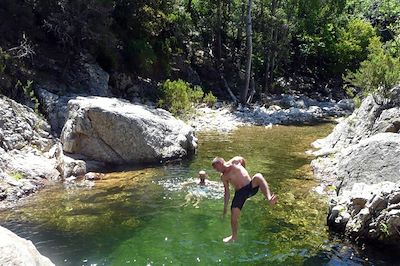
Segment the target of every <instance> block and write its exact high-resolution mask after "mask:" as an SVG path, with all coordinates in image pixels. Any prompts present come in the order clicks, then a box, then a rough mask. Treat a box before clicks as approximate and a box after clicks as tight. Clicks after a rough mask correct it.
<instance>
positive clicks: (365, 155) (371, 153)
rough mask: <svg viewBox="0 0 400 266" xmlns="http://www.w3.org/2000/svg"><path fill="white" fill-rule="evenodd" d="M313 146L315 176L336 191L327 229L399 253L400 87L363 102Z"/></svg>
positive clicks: (371, 96) (369, 97)
mask: <svg viewBox="0 0 400 266" xmlns="http://www.w3.org/2000/svg"><path fill="white" fill-rule="evenodd" d="M314 146H315V147H317V148H320V150H318V151H316V152H314V154H315V155H317V156H318V158H316V159H315V160H313V161H312V167H313V169H314V173H315V174H316V176H317V177H318V178H319V179H321V180H322V182H323V183H324V184H325V185H326V186H328V185H332V186H333V187H334V188H336V195H335V196H333V197H332V200H331V205H330V210H329V216H328V224H329V225H330V226H331V227H332V228H334V229H336V230H339V231H342V232H345V233H346V235H348V236H351V237H353V238H355V239H359V238H361V239H365V240H372V241H379V242H381V243H384V244H390V245H394V246H395V247H397V248H399V245H398V243H400V242H399V240H400V233H399V232H400V179H399V177H400V161H399V158H400V87H395V88H393V89H392V91H391V98H390V99H382V98H380V97H379V96H377V95H370V96H368V97H367V98H366V99H365V100H364V101H363V102H362V104H361V106H360V108H358V109H357V110H356V111H355V112H354V113H353V114H352V115H351V116H349V117H348V118H346V119H344V120H343V121H342V122H340V123H339V124H338V125H337V126H336V127H335V129H334V130H333V132H332V133H331V134H330V135H329V136H328V137H326V138H325V139H322V140H318V141H316V142H315V143H314Z"/></svg>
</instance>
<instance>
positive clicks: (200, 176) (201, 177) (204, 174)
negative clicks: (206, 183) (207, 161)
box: [199, 170, 207, 180]
mask: <svg viewBox="0 0 400 266" xmlns="http://www.w3.org/2000/svg"><path fill="white" fill-rule="evenodd" d="M206 177H207V173H206V171H203V170H201V171H199V178H200V180H204V179H206Z"/></svg>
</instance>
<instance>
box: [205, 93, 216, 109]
mask: <svg viewBox="0 0 400 266" xmlns="http://www.w3.org/2000/svg"><path fill="white" fill-rule="evenodd" d="M203 102H204V103H205V104H207V106H208V107H213V106H214V105H215V104H216V103H217V97H215V96H214V95H213V94H212V92H211V91H209V92H208V93H207V94H206V95H205V96H204V98H203Z"/></svg>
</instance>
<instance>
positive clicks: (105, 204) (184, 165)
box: [0, 124, 392, 265]
mask: <svg viewBox="0 0 400 266" xmlns="http://www.w3.org/2000/svg"><path fill="white" fill-rule="evenodd" d="M331 128H332V126H331V125H329V124H323V125H318V126H312V127H309V126H302V127H294V126H292V127H284V126H279V127H273V128H272V129H266V128H264V127H250V128H241V129H239V130H237V131H235V132H233V133H231V134H228V135H222V134H218V133H207V134H200V135H199V150H198V153H197V155H196V156H195V157H194V158H192V159H190V160H182V161H179V162H175V163H174V164H165V165H163V166H158V167H148V166H146V168H135V169H130V170H129V171H128V168H120V169H118V170H119V171H118V172H111V173H108V174H106V176H105V178H104V179H103V180H100V181H96V183H95V184H94V185H93V184H91V183H89V184H88V183H83V184H81V185H79V183H77V184H72V185H68V186H65V185H62V184H59V185H56V186H54V187H51V188H48V189H46V190H44V191H42V192H41V193H38V194H37V195H34V196H33V197H32V198H31V199H30V200H29V202H28V203H27V204H25V205H24V206H20V207H18V208H16V209H14V210H8V211H5V212H2V213H0V222H1V224H2V225H3V226H5V227H7V228H9V229H11V230H12V231H14V232H15V233H17V234H18V235H20V236H22V237H25V238H28V239H31V240H32V241H33V242H34V243H35V244H36V246H37V247H38V249H39V251H40V252H41V253H43V254H44V255H46V256H48V257H50V258H51V259H52V260H53V261H54V262H55V263H56V264H57V265H126V264H128V265H129V264H137V265H163V264H172V265H188V264H199V265H238V264H239V265H392V264H390V263H387V261H389V260H386V261H385V260H384V259H382V258H381V257H379V256H376V257H367V256H368V255H365V254H364V253H363V252H358V251H357V250H356V249H354V248H352V247H351V245H349V244H347V243H344V242H343V241H342V240H340V239H337V238H334V237H332V236H330V235H329V233H328V232H327V229H326V226H325V219H326V200H325V199H324V198H321V197H320V196H318V195H316V194H315V193H313V192H311V188H312V187H313V186H315V185H316V182H315V181H314V180H313V179H312V177H311V175H310V168H309V166H308V165H309V162H310V160H311V158H310V157H309V156H307V155H306V154H305V153H304V151H305V150H307V149H309V148H310V146H309V145H310V143H311V142H312V141H314V140H315V139H317V138H320V137H323V136H324V135H326V134H327V133H328V132H329V131H330V130H331ZM235 155H242V156H244V157H245V158H246V159H247V168H248V170H249V172H250V174H255V173H256V172H261V173H262V174H263V175H264V176H265V177H266V178H267V180H268V182H269V184H270V186H271V189H272V190H273V191H274V193H276V194H277V195H278V196H279V204H278V205H276V206H274V207H273V208H271V207H269V206H268V204H267V203H266V201H265V200H264V199H263V197H262V196H261V193H258V195H256V196H255V197H252V198H251V199H249V200H248V201H247V202H246V206H245V208H243V210H242V213H241V219H240V231H239V241H238V242H237V243H235V244H233V245H225V244H223V243H222V241H221V240H222V238H223V237H225V236H227V235H228V234H229V233H230V223H229V217H226V218H225V219H223V218H222V207H223V200H222V199H221V197H222V185H221V182H219V175H218V173H216V172H214V171H213V170H212V169H211V165H210V162H211V160H212V159H213V158H214V157H216V156H222V157H224V158H230V157H232V156H235ZM199 170H206V171H207V173H208V174H209V179H210V180H211V181H213V182H212V183H211V184H212V187H209V188H207V189H208V190H204V191H203V190H202V189H200V190H199V189H198V187H197V185H196V182H197V180H196V176H197V172H198V171H199ZM211 188H212V189H211ZM211 192H212V193H211ZM218 193H219V194H220V195H218ZM369 254H370V253H369ZM366 258H368V260H366ZM385 263H386V264H385Z"/></svg>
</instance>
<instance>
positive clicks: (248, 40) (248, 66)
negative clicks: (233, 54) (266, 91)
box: [240, 0, 253, 104]
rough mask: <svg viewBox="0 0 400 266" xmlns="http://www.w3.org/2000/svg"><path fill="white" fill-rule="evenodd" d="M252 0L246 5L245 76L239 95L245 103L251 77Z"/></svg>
mask: <svg viewBox="0 0 400 266" xmlns="http://www.w3.org/2000/svg"><path fill="white" fill-rule="evenodd" d="M252 4H253V1H252V0H249V2H248V5H247V18H246V44H247V53H246V57H247V59H246V60H247V61H246V73H245V74H246V76H245V84H244V87H243V90H242V93H241V95H240V101H241V103H242V104H246V102H247V94H248V92H249V85H250V79H251V57H252V55H253V41H252V25H251V9H252Z"/></svg>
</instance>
